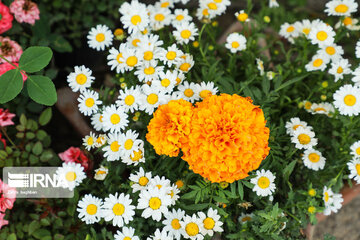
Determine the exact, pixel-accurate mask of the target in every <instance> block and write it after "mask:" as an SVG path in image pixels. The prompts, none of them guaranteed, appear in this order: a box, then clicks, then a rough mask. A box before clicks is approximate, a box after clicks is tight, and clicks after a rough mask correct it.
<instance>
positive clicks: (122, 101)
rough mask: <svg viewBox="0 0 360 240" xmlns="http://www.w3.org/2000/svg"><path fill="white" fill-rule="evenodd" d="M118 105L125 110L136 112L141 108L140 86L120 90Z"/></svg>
mask: <svg viewBox="0 0 360 240" xmlns="http://www.w3.org/2000/svg"><path fill="white" fill-rule="evenodd" d="M119 93H120V94H119V97H118V100H117V101H116V105H117V106H118V107H119V108H122V109H123V110H124V112H129V111H130V112H132V113H133V112H135V111H137V110H138V109H139V103H140V99H141V90H140V88H139V87H135V88H134V87H131V88H126V89H124V90H120V92H119Z"/></svg>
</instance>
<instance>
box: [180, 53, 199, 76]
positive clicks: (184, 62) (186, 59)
mask: <svg viewBox="0 0 360 240" xmlns="http://www.w3.org/2000/svg"><path fill="white" fill-rule="evenodd" d="M194 64H195V62H194V58H193V56H192V55H190V54H188V53H185V54H184V55H182V56H181V57H180V58H178V59H177V61H176V68H177V69H178V70H180V71H182V72H184V73H187V72H189V71H190V70H191V68H192V67H193V66H194Z"/></svg>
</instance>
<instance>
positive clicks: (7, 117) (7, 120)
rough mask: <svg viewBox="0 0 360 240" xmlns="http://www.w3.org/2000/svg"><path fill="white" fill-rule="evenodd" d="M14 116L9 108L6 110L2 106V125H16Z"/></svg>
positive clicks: (0, 122) (0, 119)
mask: <svg viewBox="0 0 360 240" xmlns="http://www.w3.org/2000/svg"><path fill="white" fill-rule="evenodd" d="M13 117H15V114H13V113H10V112H9V109H5V110H4V109H3V108H0V127H6V126H10V125H14V122H13V121H12V119H13Z"/></svg>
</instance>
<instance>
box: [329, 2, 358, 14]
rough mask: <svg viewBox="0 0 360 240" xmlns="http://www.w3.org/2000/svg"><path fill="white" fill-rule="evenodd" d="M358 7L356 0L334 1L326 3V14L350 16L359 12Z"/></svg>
mask: <svg viewBox="0 0 360 240" xmlns="http://www.w3.org/2000/svg"><path fill="white" fill-rule="evenodd" d="M357 7H358V4H357V3H356V2H355V1H354V0H332V1H329V2H327V3H326V5H325V12H326V13H327V14H328V15H329V16H349V15H351V14H352V13H354V12H356V11H357Z"/></svg>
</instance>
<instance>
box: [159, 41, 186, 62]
mask: <svg viewBox="0 0 360 240" xmlns="http://www.w3.org/2000/svg"><path fill="white" fill-rule="evenodd" d="M182 55H184V53H183V52H182V51H181V50H180V49H178V48H177V46H176V44H175V43H174V44H173V45H171V46H170V47H168V48H167V49H162V51H161V53H160V57H159V59H160V60H161V61H162V62H163V63H164V64H165V65H167V66H168V67H171V66H172V65H175V64H176V62H177V61H178V59H179V57H180V56H182Z"/></svg>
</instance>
